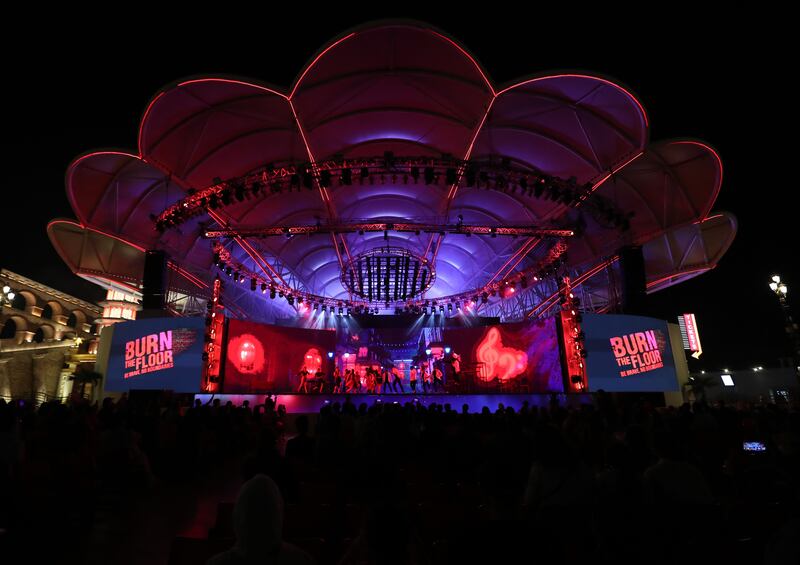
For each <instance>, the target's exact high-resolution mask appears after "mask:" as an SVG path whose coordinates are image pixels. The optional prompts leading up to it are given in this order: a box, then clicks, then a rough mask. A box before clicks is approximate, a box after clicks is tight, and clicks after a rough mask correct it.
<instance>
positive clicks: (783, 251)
mask: <svg viewBox="0 0 800 565" xmlns="http://www.w3.org/2000/svg"><path fill="white" fill-rule="evenodd" d="M575 11H578V7H577V5H576V6H575ZM679 11H680V10H676V9H671V12H672V13H673V14H674V15H671V14H660V15H658V16H654V17H653V18H654V19H652V20H650V19H649V17H647V16H644V15H641V17H642V18H646V19H647V21H643V22H641V24H640V25H639V27H636V26H632V25H631V24H622V23H621V22H620V21H619V20H617V19H615V18H606V19H600V15H599V14H598V15H597V18H595V17H588V18H585V19H584V23H576V22H574V21H572V20H571V19H570V18H571V17H572V16H573V15H574V14H561V15H558V16H552V15H550V14H542V16H541V17H540V19H538V20H536V21H533V20H532V19H530V18H520V17H519V15H518V14H515V11H514V10H499V9H498V10H496V13H494V14H480V13H477V12H466V13H464V12H463V11H460V12H459V13H461V16H460V17H459V19H456V18H455V17H454V16H452V14H451V15H448V16H447V17H434V16H431V15H430V14H428V13H427V12H419V13H417V14H409V13H405V14H399V15H402V16H406V17H414V18H416V19H421V20H424V21H427V22H430V23H432V24H434V25H436V26H438V27H439V28H440V29H442V30H443V31H444V32H446V33H448V34H450V35H451V36H453V37H454V38H456V39H458V40H460V41H461V42H462V43H463V44H464V45H465V46H466V47H467V48H468V49H469V50H470V51H471V52H472V54H473V55H474V56H475V57H476V58H477V59H478V61H480V63H481V64H482V65H483V67H484V68H485V69H486V70H487V71H488V74H489V76H490V77H491V78H492V80H493V81H494V83H495V84H498V83H504V82H506V81H510V80H512V79H515V78H518V77H521V76H525V75H529V74H534V73H540V72H543V71H554V70H578V71H588V72H590V73H591V72H595V73H601V74H603V75H607V76H609V77H611V78H614V79H616V80H617V81H619V82H620V83H622V84H623V85H626V86H627V87H629V88H630V89H631V90H632V91H633V92H634V93H635V94H636V95H637V96H638V98H639V100H640V101H641V102H642V104H643V105H644V107H645V109H646V110H647V113H648V116H649V119H650V124H651V130H650V139H651V140H652V141H655V140H660V139H666V138H671V137H695V138H699V139H702V140H704V141H706V142H708V143H709V144H711V145H712V146H713V147H715V148H716V149H717V151H718V152H719V153H720V156H721V157H722V162H723V167H724V170H723V174H724V176H723V185H722V191H721V193H720V197H719V199H718V200H717V203H716V205H715V209H716V210H727V211H730V212H732V213H733V214H735V215H736V216H737V217H738V220H739V232H738V235H737V237H736V240H735V241H734V243H733V245H732V247H731V249H730V250H729V252H728V253H727V255H726V256H725V257H723V259H722V261H721V263H720V265H719V267H718V268H717V269H715V270H714V271H712V272H711V273H708V274H705V275H701V276H700V277H698V278H695V279H693V280H691V281H689V282H687V283H684V284H681V285H679V286H676V287H673V288H670V289H667V290H665V291H662V292H659V293H657V294H654V295H651V297H650V300H651V306H652V308H653V310H654V313H655V314H658V315H659V316H661V317H663V318H666V319H669V320H671V321H675V316H677V315H678V314H680V313H683V312H694V313H696V315H697V320H698V323H699V327H700V335H701V338H702V340H703V346H704V350H705V352H704V355H703V357H702V359H701V361H700V362H697V363H695V362H694V361H693V362H692V363H693V365H691V368H693V369H701V368H702V369H720V368H723V367H726V368H731V369H737V368H748V367H752V366H755V365H764V366H768V365H776V364H777V358H778V357H781V356H784V355H786V352H787V351H788V343H787V341H786V340H785V338H784V336H783V317H782V314H781V311H780V308H779V306H778V302H777V299H776V298H775V296H774V294H773V293H772V292H771V291H770V290H769V289H768V287H767V283H768V282H769V277H770V276H771V275H772V274H773V273H780V274H781V275H782V276H783V278H784V279H785V280H786V281H787V282H788V284H789V298H790V300H791V299H792V298H793V295H794V294H796V293H797V292H800V270H799V269H798V266H797V260H796V258H795V257H796V255H795V253H796V251H795V247H796V246H797V242H798V237H797V225H796V222H797V219H796V215H795V204H794V202H792V201H791V200H790V197H789V196H788V194H789V193H790V190H792V189H794V186H793V185H794V182H795V181H794V179H793V175H791V174H787V173H785V172H784V169H788V167H785V165H793V164H794V162H795V160H796V159H797V157H796V155H795V153H796V151H795V150H794V149H793V148H792V147H791V145H790V144H788V143H785V137H786V136H787V132H788V130H789V128H792V127H796V124H795V123H790V121H789V118H790V117H791V116H792V112H791V111H790V109H791V107H792V105H793V101H792V98H793V94H792V92H791V90H787V89H788V86H787V85H781V81H785V80H788V79H786V78H783V75H782V74H781V73H780V72H779V71H780V69H781V68H783V67H784V65H786V64H787V63H788V62H787V61H783V60H782V59H781V58H782V55H781V54H782V53H786V52H788V51H789V50H788V36H784V35H783V34H782V32H781V31H780V30H779V29H776V28H774V27H770V28H768V29H767V31H766V33H769V35H770V37H771V38H770V39H768V40H767V41H769V42H770V43H763V41H764V40H763V39H759V41H760V42H761V43H757V44H756V43H755V42H754V41H752V40H751V39H750V38H751V37H752V36H751V34H750V32H751V31H753V30H755V29H760V28H761V26H760V23H759V22H757V21H755V20H754V19H747V18H752V16H750V15H747V16H744V17H743V18H742V20H743V21H741V22H736V21H731V20H729V19H728V20H725V23H724V24H723V23H722V21H721V20H720V21H717V20H712V19H708V20H698V19H693V18H695V17H696V16H691V17H689V16H687V15H686V14H682V15H681V14H677V12H679ZM387 15H389V16H395V15H397V13H392V14H387V13H383V14H375V15H372V14H364V13H363V12H362V13H360V14H358V15H353V14H349V13H348V12H347V11H346V10H344V9H337V10H336V12H335V13H333V12H332V13H328V14H317V17H316V22H317V23H312V22H309V21H307V20H305V19H301V18H300V16H299V15H297V14H295V15H294V16H291V17H286V16H280V15H277V14H270V13H261V14H258V15H255V14H244V13H243V14H241V15H239V16H238V17H237V18H233V17H229V16H219V15H217V14H214V15H213V16H212V17H209V19H208V20H207V21H205V22H202V23H199V22H187V21H185V20H177V19H169V18H165V19H164V20H163V21H160V22H159V20H158V18H157V17H156V16H154V15H149V16H148V17H145V16H144V15H137V14H130V15H129V16H126V17H125V18H123V20H124V21H125V23H126V28H125V29H121V28H120V25H118V22H119V21H120V20H119V16H115V22H114V25H97V24H91V25H90V24H79V25H65V26H62V27H60V28H59V31H54V30H42V29H39V30H38V31H37V34H36V35H35V37H36V48H35V49H34V48H32V47H31V48H30V49H29V47H30V46H29V45H27V44H25V45H23V44H15V45H6V46H5V49H4V51H5V56H4V59H6V60H5V61H4V64H5V65H6V68H5V69H4V74H5V80H4V82H5V83H6V89H4V90H5V91H6V92H5V93H6V95H7V96H8V95H10V100H11V103H7V104H6V105H5V112H4V118H5V120H4V121H5V126H6V127H5V133H6V135H5V143H6V147H7V149H6V157H7V158H8V161H7V162H6V165H5V167H4V169H5V171H6V178H5V179H4V180H5V183H4V184H5V190H4V201H3V203H2V204H0V206H2V209H3V211H4V213H3V214H2V217H3V219H4V221H5V222H6V230H4V234H5V236H6V241H5V243H4V245H3V246H0V266H2V267H5V268H8V269H10V270H13V271H16V272H18V273H20V274H22V275H25V276H28V277H30V278H33V279H36V280H39V281H41V282H43V283H45V284H48V285H50V286H53V287H55V288H58V289H61V290H64V291H66V292H69V293H72V294H74V295H76V296H79V297H82V298H85V299H88V300H92V301H96V300H100V299H101V297H102V295H103V292H102V290H100V289H99V287H96V286H95V285H93V284H90V283H88V282H85V281H83V280H81V279H79V278H78V277H76V276H74V275H72V273H71V272H70V271H69V270H68V269H67V267H66V266H65V265H64V263H63V262H62V261H61V259H60V258H59V257H58V255H57V254H56V252H55V251H54V250H53V248H52V246H51V244H50V242H49V240H48V238H47V236H46V233H45V228H46V225H47V222H48V221H49V220H50V219H52V218H56V217H67V218H74V214H73V213H72V210H71V209H70V207H69V204H68V203H67V198H66V195H65V191H64V173H65V171H66V167H67V165H68V163H69V162H70V161H71V160H72V159H73V158H74V157H76V156H77V155H79V154H81V153H84V152H86V151H89V150H95V149H100V148H106V149H108V148H117V149H123V150H128V151H131V152H135V147H136V137H137V132H138V124H139V119H140V116H141V114H142V112H143V111H144V109H145V106H146V105H147V103H148V102H149V101H150V99H151V97H152V96H153V95H154V94H155V93H156V92H157V91H158V90H159V88H161V87H162V86H164V85H165V84H167V83H170V82H173V81H175V80H177V79H179V78H183V77H187V76H192V75H203V74H225V75H238V76H241V77H245V78H246V77H252V78H256V79H259V80H262V81H265V82H268V83H272V84H275V85H277V86H288V85H289V84H290V83H291V82H292V80H293V79H294V78H295V76H296V74H297V73H298V72H299V71H300V70H301V68H302V67H303V66H304V65H305V63H306V62H307V60H308V59H309V58H310V57H311V56H312V55H313V54H314V53H315V52H316V51H317V49H319V48H320V47H321V46H322V45H323V44H324V43H325V42H327V41H328V40H329V39H331V38H332V37H333V36H335V35H338V34H339V33H341V32H343V31H345V30H346V29H348V28H350V27H352V26H355V25H359V24H361V23H364V22H366V21H369V20H371V19H377V18H382V17H387ZM744 20H747V21H744ZM774 25H775V24H774V22H773V23H771V24H770V26H774ZM762 33H764V31H763V30H762ZM4 41H7V40H4ZM781 41H786V45H785V46H784V45H781V44H780V42H781ZM794 121H795V122H796V119H795V120H794ZM18 222H19V223H18ZM11 226H14V230H13V231H12V229H11ZM797 310H798V309H797V308H795V312H797ZM795 317H796V318H797V317H798V316H797V315H795Z"/></svg>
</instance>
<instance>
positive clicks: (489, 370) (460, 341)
mask: <svg viewBox="0 0 800 565" xmlns="http://www.w3.org/2000/svg"><path fill="white" fill-rule="evenodd" d="M444 341H445V344H446V345H447V346H448V347H450V348H451V349H452V352H453V353H456V354H458V355H460V357H461V370H462V373H463V375H464V378H465V379H467V380H471V381H472V383H473V384H474V386H475V388H477V389H479V390H480V389H485V390H491V389H495V390H497V389H499V390H505V391H517V392H531V393H545V392H562V391H563V390H564V381H563V376H562V370H561V361H560V356H559V347H558V335H557V329H556V322H555V318H549V319H545V320H536V321H532V322H518V323H512V324H499V325H491V326H485V327H473V328H465V329H452V330H445V332H444Z"/></svg>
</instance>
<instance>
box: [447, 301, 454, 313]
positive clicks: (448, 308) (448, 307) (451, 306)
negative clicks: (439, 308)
mask: <svg viewBox="0 0 800 565" xmlns="http://www.w3.org/2000/svg"><path fill="white" fill-rule="evenodd" d="M452 311H453V303H452V302H451V303H449V304H448V305H447V312H448V314H449V313H450V312H452Z"/></svg>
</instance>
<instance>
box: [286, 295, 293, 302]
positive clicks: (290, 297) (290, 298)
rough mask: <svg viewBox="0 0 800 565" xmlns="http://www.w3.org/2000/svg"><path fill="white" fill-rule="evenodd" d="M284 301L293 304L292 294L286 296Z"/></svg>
mask: <svg viewBox="0 0 800 565" xmlns="http://www.w3.org/2000/svg"><path fill="white" fill-rule="evenodd" d="M286 302H288V303H289V304H294V296H292V295H291V294H290V295H289V296H287V297H286Z"/></svg>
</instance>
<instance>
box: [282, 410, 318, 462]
mask: <svg viewBox="0 0 800 565" xmlns="http://www.w3.org/2000/svg"><path fill="white" fill-rule="evenodd" d="M294 426H295V428H297V435H296V436H295V437H293V438H292V439H290V440H289V441H287V442H286V457H293V458H295V459H300V460H301V461H304V462H306V463H310V462H311V458H312V457H313V456H314V445H315V444H316V441H315V440H314V438H312V437H309V435H308V416H306V415H305V414H303V415H301V416H298V417H297V418H295V421H294Z"/></svg>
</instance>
